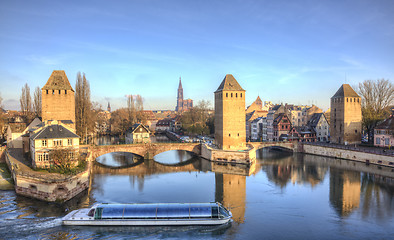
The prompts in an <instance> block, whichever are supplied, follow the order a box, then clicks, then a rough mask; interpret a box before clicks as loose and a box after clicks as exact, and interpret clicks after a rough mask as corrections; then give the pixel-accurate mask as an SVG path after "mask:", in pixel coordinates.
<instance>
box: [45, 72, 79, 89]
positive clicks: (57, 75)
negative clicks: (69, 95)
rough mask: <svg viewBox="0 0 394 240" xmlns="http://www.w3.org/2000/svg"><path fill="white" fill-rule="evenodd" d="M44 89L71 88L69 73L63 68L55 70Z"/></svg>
mask: <svg viewBox="0 0 394 240" xmlns="http://www.w3.org/2000/svg"><path fill="white" fill-rule="evenodd" d="M42 89H43V90H71V91H73V92H74V89H73V88H72V87H71V85H70V82H69V81H68V78H67V75H66V73H65V72H64V71H63V70H54V71H53V72H52V74H51V76H50V77H49V79H48V81H47V83H46V84H45V86H44V87H43V88H42Z"/></svg>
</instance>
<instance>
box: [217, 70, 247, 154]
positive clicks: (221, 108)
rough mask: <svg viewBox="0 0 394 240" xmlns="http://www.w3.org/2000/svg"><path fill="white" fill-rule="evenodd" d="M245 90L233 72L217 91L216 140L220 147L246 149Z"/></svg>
mask: <svg viewBox="0 0 394 240" xmlns="http://www.w3.org/2000/svg"><path fill="white" fill-rule="evenodd" d="M245 126H246V125H245V90H244V89H242V87H241V86H240V85H239V83H238V82H237V80H235V78H234V77H233V75H231V74H227V75H226V77H224V79H223V81H222V83H221V84H220V86H219V88H218V89H217V90H216V91H215V141H216V144H217V145H218V147H219V148H221V149H224V150H228V149H244V148H245V147H246V143H245V141H246V130H245Z"/></svg>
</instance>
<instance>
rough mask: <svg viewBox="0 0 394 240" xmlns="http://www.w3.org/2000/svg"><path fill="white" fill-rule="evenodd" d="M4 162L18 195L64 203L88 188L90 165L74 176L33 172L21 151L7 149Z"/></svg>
mask: <svg viewBox="0 0 394 240" xmlns="http://www.w3.org/2000/svg"><path fill="white" fill-rule="evenodd" d="M5 155H6V156H5V160H6V163H7V165H8V168H9V170H10V174H11V177H12V179H13V181H14V183H15V184H14V187H15V192H16V193H17V194H18V195H22V196H27V197H31V198H36V199H39V200H43V201H48V202H59V203H62V202H65V201H67V200H69V199H71V198H73V197H75V196H76V195H78V194H79V193H80V192H82V191H84V190H85V189H87V188H88V187H89V180H90V169H91V167H90V165H91V163H90V162H88V164H87V166H86V168H85V169H84V170H83V171H81V172H80V173H78V174H76V175H67V174H59V173H48V172H42V171H34V170H33V169H31V168H30V166H29V165H28V163H27V161H26V160H25V159H24V157H23V154H22V149H9V150H7V151H6V154H5Z"/></svg>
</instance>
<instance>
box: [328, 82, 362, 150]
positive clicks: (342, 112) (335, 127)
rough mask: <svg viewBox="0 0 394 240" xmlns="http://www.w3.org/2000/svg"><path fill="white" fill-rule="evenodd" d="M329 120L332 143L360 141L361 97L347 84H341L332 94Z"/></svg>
mask: <svg viewBox="0 0 394 240" xmlns="http://www.w3.org/2000/svg"><path fill="white" fill-rule="evenodd" d="M330 121H331V123H330V139H331V142H332V143H339V144H356V143H360V142H361V121H362V115H361V97H360V96H359V95H358V94H357V93H356V92H355V91H354V90H353V89H352V87H350V85H349V84H342V86H341V87H340V88H339V89H338V91H337V92H336V93H335V94H334V96H332V98H331V113H330Z"/></svg>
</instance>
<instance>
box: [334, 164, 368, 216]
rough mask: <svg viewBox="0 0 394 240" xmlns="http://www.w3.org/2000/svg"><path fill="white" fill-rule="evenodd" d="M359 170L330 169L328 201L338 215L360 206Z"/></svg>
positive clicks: (348, 212)
mask: <svg viewBox="0 0 394 240" xmlns="http://www.w3.org/2000/svg"><path fill="white" fill-rule="evenodd" d="M360 186H361V182H360V172H355V171H348V170H341V169H337V168H333V167H331V169H330V203H331V205H332V206H333V207H334V208H335V210H336V211H337V213H338V214H339V215H340V216H348V215H349V214H350V213H351V212H352V211H353V210H354V209H355V208H358V207H359V206H360V193H361V188H360Z"/></svg>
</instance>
